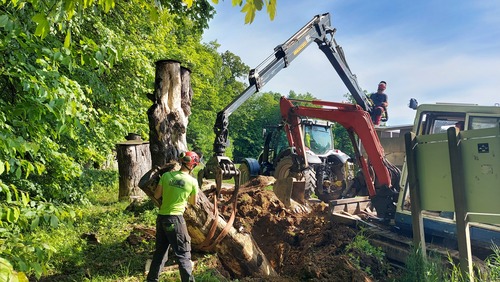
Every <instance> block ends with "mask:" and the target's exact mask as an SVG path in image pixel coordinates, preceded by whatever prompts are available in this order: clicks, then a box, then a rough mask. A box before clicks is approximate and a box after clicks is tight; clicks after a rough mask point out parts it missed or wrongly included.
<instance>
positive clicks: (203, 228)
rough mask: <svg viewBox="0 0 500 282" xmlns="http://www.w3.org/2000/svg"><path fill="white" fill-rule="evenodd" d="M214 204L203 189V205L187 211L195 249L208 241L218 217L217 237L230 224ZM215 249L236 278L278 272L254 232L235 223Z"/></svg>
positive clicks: (201, 202)
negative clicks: (218, 213) (249, 231)
mask: <svg viewBox="0 0 500 282" xmlns="http://www.w3.org/2000/svg"><path fill="white" fill-rule="evenodd" d="M213 208H214V205H213V204H212V203H211V202H210V200H209V199H208V197H206V196H205V194H203V193H202V194H201V196H200V199H199V205H197V206H189V207H188V208H187V209H186V212H185V213H184V218H185V219H186V222H187V225H188V231H189V234H190V236H191V241H192V243H193V248H194V249H195V250H196V249H199V247H200V245H201V244H202V243H203V242H204V241H205V239H206V236H207V234H209V233H210V228H211V227H212V224H213V222H214V221H216V229H215V230H216V231H215V238H213V239H214V240H215V239H217V237H218V235H220V234H221V232H222V231H223V229H224V228H225V227H226V226H227V221H226V220H225V219H223V218H222V217H221V216H218V217H217V218H215V216H214V212H213ZM213 251H215V252H216V253H217V255H218V256H219V259H220V261H221V262H222V264H223V265H224V266H225V267H226V269H227V270H228V271H230V272H231V274H232V275H233V276H234V277H235V278H242V277H246V276H254V277H269V276H277V274H276V272H275V271H274V269H273V268H272V266H271V264H270V263H269V261H268V260H267V258H266V256H265V255H264V253H263V252H262V251H261V250H260V248H259V247H258V245H257V244H256V243H255V241H254V239H253V237H252V235H251V234H250V233H240V232H238V231H237V230H236V229H235V228H234V227H231V228H230V229H229V232H228V233H227V235H226V236H224V237H223V238H222V239H221V241H220V242H219V243H218V244H216V245H215V246H214V249H213Z"/></svg>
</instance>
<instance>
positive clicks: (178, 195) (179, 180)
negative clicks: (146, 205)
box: [159, 171, 198, 215]
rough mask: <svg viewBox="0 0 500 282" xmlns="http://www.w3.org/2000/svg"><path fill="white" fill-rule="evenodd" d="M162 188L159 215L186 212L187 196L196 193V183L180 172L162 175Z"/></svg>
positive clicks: (192, 178)
mask: <svg viewBox="0 0 500 282" xmlns="http://www.w3.org/2000/svg"><path fill="white" fill-rule="evenodd" d="M160 185H161V186H162V187H163V194H162V197H163V199H162V203H161V207H160V211H159V214H161V215H182V214H184V211H185V210H186V205H187V202H188V199H189V196H191V195H193V194H197V193H198V182H197V181H196V179H195V178H194V177H192V176H191V175H189V174H186V173H182V172H180V171H170V172H166V173H164V174H163V175H162V176H161V178H160Z"/></svg>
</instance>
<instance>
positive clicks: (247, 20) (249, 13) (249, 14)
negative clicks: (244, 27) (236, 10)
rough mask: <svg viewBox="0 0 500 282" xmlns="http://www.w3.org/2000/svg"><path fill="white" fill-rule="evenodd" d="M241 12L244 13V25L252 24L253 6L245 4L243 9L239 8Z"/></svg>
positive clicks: (253, 16)
mask: <svg viewBox="0 0 500 282" xmlns="http://www.w3.org/2000/svg"><path fill="white" fill-rule="evenodd" d="M241 12H243V13H246V15H245V24H249V23H252V22H253V20H254V19H255V7H254V6H253V4H251V3H249V2H247V3H246V4H245V5H244V6H243V8H241Z"/></svg>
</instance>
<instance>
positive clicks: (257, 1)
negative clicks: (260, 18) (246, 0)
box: [253, 0, 264, 11]
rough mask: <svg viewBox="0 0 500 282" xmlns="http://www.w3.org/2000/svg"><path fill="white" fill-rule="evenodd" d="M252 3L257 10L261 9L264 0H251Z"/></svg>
mask: <svg viewBox="0 0 500 282" xmlns="http://www.w3.org/2000/svg"><path fill="white" fill-rule="evenodd" d="M253 5H254V7H255V9H257V11H260V10H262V7H263V6H264V2H263V1H262V0H253Z"/></svg>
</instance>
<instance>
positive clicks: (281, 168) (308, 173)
mask: <svg viewBox="0 0 500 282" xmlns="http://www.w3.org/2000/svg"><path fill="white" fill-rule="evenodd" d="M292 164H293V160H292V156H290V155H289V156H285V157H283V158H282V159H281V160H279V161H278V163H277V164H276V168H275V170H274V178H276V179H284V178H287V177H289V176H291V177H295V178H297V179H302V177H303V178H305V179H304V180H305V191H304V197H305V198H306V199H309V198H311V195H312V194H313V193H314V190H315V189H316V172H315V171H314V170H313V169H311V168H308V169H306V170H304V171H303V173H302V175H297V174H295V175H290V168H291V167H292Z"/></svg>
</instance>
